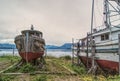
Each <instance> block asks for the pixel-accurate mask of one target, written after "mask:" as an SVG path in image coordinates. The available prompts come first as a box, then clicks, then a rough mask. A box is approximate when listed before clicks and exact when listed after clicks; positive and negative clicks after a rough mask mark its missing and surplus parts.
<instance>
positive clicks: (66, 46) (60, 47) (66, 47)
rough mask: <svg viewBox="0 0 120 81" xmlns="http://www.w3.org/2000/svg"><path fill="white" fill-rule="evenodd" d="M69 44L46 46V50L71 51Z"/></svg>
mask: <svg viewBox="0 0 120 81" xmlns="http://www.w3.org/2000/svg"><path fill="white" fill-rule="evenodd" d="M71 45H72V44H71V43H65V44H63V45H62V46H55V45H46V48H47V49H71Z"/></svg>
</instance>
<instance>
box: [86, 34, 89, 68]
mask: <svg viewBox="0 0 120 81" xmlns="http://www.w3.org/2000/svg"><path fill="white" fill-rule="evenodd" d="M86 57H87V69H89V68H88V33H87V52H86Z"/></svg>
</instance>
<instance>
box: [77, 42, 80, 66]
mask: <svg viewBox="0 0 120 81" xmlns="http://www.w3.org/2000/svg"><path fill="white" fill-rule="evenodd" d="M79 54H80V40H79V41H78V43H77V64H78V65H79V64H80V58H79Z"/></svg>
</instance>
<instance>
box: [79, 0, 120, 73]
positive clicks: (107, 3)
mask: <svg viewBox="0 0 120 81" xmlns="http://www.w3.org/2000/svg"><path fill="white" fill-rule="evenodd" d="M93 5H94V4H93ZM103 6H104V12H103V15H104V16H103V19H104V25H103V26H100V27H98V28H94V29H93V32H92V34H91V33H90V34H88V56H87V54H85V53H80V54H79V56H80V58H81V61H82V62H83V63H84V64H85V65H86V66H87V59H88V66H89V67H91V66H92V58H91V56H92V54H91V46H90V42H89V40H90V39H89V37H91V35H92V39H93V40H94V42H95V61H96V62H97V64H98V65H99V66H100V67H101V68H102V69H103V70H104V71H107V72H118V71H119V55H118V49H119V38H118V35H119V34H120V0H104V5H103ZM81 50H82V51H83V52H86V51H87V37H85V38H82V39H81Z"/></svg>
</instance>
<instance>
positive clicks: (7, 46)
mask: <svg viewBox="0 0 120 81" xmlns="http://www.w3.org/2000/svg"><path fill="white" fill-rule="evenodd" d="M13 48H16V46H15V44H9V43H0V49H13Z"/></svg>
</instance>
